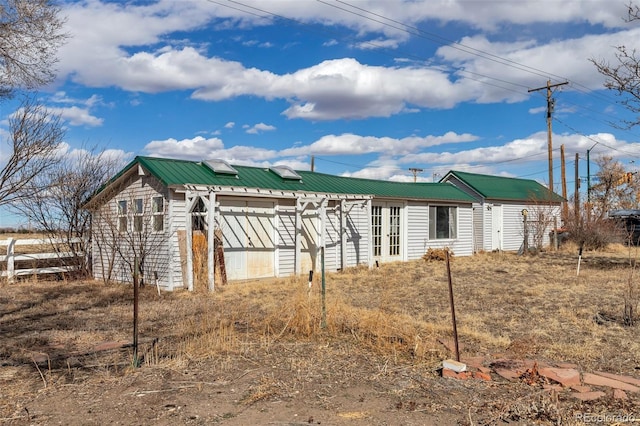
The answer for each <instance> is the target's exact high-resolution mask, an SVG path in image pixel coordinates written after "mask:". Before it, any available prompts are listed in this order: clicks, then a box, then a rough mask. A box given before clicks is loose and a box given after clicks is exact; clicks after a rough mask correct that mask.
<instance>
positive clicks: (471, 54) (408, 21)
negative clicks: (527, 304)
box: [0, 0, 640, 226]
mask: <svg viewBox="0 0 640 426" xmlns="http://www.w3.org/2000/svg"><path fill="white" fill-rule="evenodd" d="M627 4H628V1H627V0H535V1H533V0H344V1H343V0H238V1H232V0H215V1H214V0H160V1H152V0H142V1H98V0H88V1H63V2H62V3H61V14H62V15H63V16H64V17H65V19H66V23H65V27H64V31H65V32H66V33H67V34H68V36H69V38H68V40H67V43H66V44H65V45H64V46H63V47H62V48H61V49H60V50H59V52H58V58H59V62H58V63H57V65H56V68H57V69H56V72H57V78H56V80H55V81H54V82H53V83H52V84H50V85H48V86H46V87H43V88H41V89H40V90H39V92H38V94H37V96H38V99H39V100H40V101H41V102H42V103H43V104H44V105H46V106H47V107H48V108H50V109H51V110H52V111H53V112H55V113H57V114H59V115H60V117H61V119H62V121H63V123H64V126H65V128H66V136H65V144H64V150H66V151H67V152H69V153H72V152H73V151H74V150H81V149H85V148H86V147H89V146H90V147H97V148H98V150H106V151H108V152H109V154H110V155H113V156H116V157H118V158H122V161H123V164H125V163H126V161H129V160H131V159H133V158H134V157H135V156H137V155H142V156H155V157H166V158H177V159H178V158H179V159H188V160H196V161H200V160H205V159H213V158H220V159H225V160H227V161H228V162H229V163H231V164H237V165H250V166H260V167H266V166H270V165H276V164H286V165H289V166H291V167H293V168H294V169H297V170H309V169H310V167H311V162H312V158H313V164H314V169H315V171H317V172H322V173H329V174H335V175H341V176H352V177H362V178H372V179H383V180H394V181H407V182H412V181H413V180H414V179H416V180H418V181H422V182H431V181H438V180H439V179H440V178H441V177H442V176H443V175H444V174H446V173H447V172H448V171H449V170H462V171H468V172H473V173H484V174H494V175H501V176H509V177H520V178H527V179H535V180H537V181H539V182H540V183H542V184H544V185H548V182H549V159H548V139H547V123H546V108H547V99H546V93H547V89H546V86H547V84H548V82H549V84H550V85H552V86H555V87H554V88H553V90H552V92H553V100H554V111H553V115H552V117H553V120H552V149H553V151H552V152H553V182H554V189H555V191H556V192H558V193H560V194H561V193H562V192H561V155H560V153H561V151H560V149H561V148H560V147H561V146H564V151H565V162H566V175H567V187H568V195H569V196H570V195H571V194H573V192H574V190H573V189H574V187H575V178H574V176H575V155H576V153H577V154H578V155H579V161H578V169H579V176H580V179H581V180H582V181H583V183H582V185H581V191H582V192H585V191H586V184H585V182H584V181H585V180H586V176H587V162H586V154H587V151H589V152H590V157H591V162H590V165H591V167H590V172H591V174H592V175H593V174H594V173H596V172H597V166H596V164H595V160H596V159H597V158H598V157H599V156H602V155H608V156H612V157H614V158H615V159H617V160H618V161H620V162H621V163H622V164H623V165H624V166H625V167H626V168H627V169H628V170H629V171H635V170H636V168H637V167H638V165H637V164H638V163H640V143H639V142H638V140H639V139H640V136H639V135H640V129H630V130H628V129H622V128H620V125H619V124H620V123H621V120H625V119H627V120H628V119H631V118H633V116H632V115H630V113H629V111H628V110H626V109H625V108H624V107H623V106H622V105H621V104H620V101H621V100H622V98H621V97H620V96H618V95H617V94H616V93H615V92H612V91H608V90H607V89H605V88H604V82H605V78H604V76H602V75H601V74H600V73H598V71H597V69H596V67H595V66H594V64H593V63H592V61H593V60H595V61H608V62H610V63H612V64H614V63H616V57H615V54H616V47H618V46H626V47H627V48H628V49H640V24H639V23H637V22H631V23H629V22H626V21H625V19H624V18H625V17H626V14H627ZM565 82H566V83H567V84H562V83H565ZM556 85H557V86H556ZM535 89H541V90H535ZM16 107H17V99H16V100H14V101H5V102H2V103H0V136H2V137H3V139H5V140H6V135H7V133H6V130H7V127H6V125H7V118H8V117H9V116H10V114H12V113H13V112H14V111H15V109H16ZM2 150H4V153H5V154H6V145H5V146H4V147H3V148H2ZM0 152H2V151H1V150H0ZM411 169H414V171H412V170H411ZM415 169H417V170H415ZM12 221H13V222H15V218H13V219H12V218H10V217H9V215H3V216H2V218H0V226H3V225H4V226H6V225H7V224H9V223H10V222H12Z"/></svg>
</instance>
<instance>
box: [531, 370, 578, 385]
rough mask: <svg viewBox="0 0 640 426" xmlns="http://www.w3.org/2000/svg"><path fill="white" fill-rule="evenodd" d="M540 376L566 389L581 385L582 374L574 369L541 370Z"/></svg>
mask: <svg viewBox="0 0 640 426" xmlns="http://www.w3.org/2000/svg"><path fill="white" fill-rule="evenodd" d="M538 374H540V375H541V376H543V377H546V378H547V379H549V380H553V381H554V382H558V383H560V384H561V385H562V386H565V387H571V386H574V385H580V372H579V371H578V370H576V369H573V368H554V367H547V368H541V369H540V370H538Z"/></svg>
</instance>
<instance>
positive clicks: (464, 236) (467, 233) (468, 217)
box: [409, 203, 473, 256]
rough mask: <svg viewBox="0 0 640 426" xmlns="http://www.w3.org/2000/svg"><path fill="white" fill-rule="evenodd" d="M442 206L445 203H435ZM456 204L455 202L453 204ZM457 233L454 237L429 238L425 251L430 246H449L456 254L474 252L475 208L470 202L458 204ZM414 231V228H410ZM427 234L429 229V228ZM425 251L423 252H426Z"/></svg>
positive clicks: (436, 247)
mask: <svg viewBox="0 0 640 426" xmlns="http://www.w3.org/2000/svg"><path fill="white" fill-rule="evenodd" d="M433 205H438V206H442V205H445V204H440V203H439V204H433ZM451 206H455V204H451ZM456 214H457V219H458V224H457V225H458V227H457V235H456V238H453V239H445V240H436V239H432V240H428V241H427V243H426V246H425V250H424V252H426V251H427V250H428V249H429V248H433V249H441V248H449V249H451V250H452V251H453V253H454V254H455V255H456V256H471V255H472V254H473V209H472V208H471V205H470V204H461V205H457V213H456ZM409 233H410V234H411V233H412V230H411V229H410V230H409ZM427 235H429V234H428V229H427ZM424 252H423V254H424Z"/></svg>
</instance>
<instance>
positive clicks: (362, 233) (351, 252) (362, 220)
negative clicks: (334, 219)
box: [344, 203, 370, 267]
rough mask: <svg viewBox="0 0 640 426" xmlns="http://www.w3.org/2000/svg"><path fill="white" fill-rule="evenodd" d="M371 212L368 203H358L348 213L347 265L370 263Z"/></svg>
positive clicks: (346, 230) (346, 233)
mask: <svg viewBox="0 0 640 426" xmlns="http://www.w3.org/2000/svg"><path fill="white" fill-rule="evenodd" d="M368 216H369V212H368V210H367V208H366V205H365V204H364V203H363V204H362V205H356V206H354V207H353V208H351V210H349V213H348V214H347V218H346V219H347V220H346V222H347V224H346V229H345V233H344V235H345V238H346V239H347V241H346V242H347V256H346V262H347V264H346V265H345V267H352V266H358V265H362V264H368V262H369V232H370V231H369V229H368V228H369V217H368Z"/></svg>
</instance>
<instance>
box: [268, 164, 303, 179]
mask: <svg viewBox="0 0 640 426" xmlns="http://www.w3.org/2000/svg"><path fill="white" fill-rule="evenodd" d="M270 170H271V171H272V172H274V173H275V174H277V175H278V176H280V177H281V178H282V179H287V180H302V176H300V175H299V174H298V173H296V172H295V170H293V169H292V168H291V167H289V166H273V167H271V168H270Z"/></svg>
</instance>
